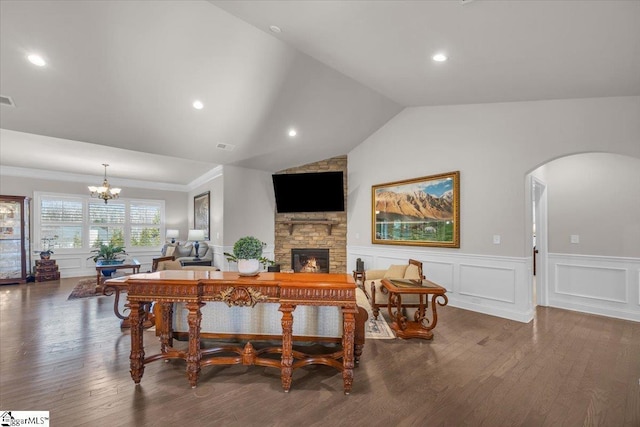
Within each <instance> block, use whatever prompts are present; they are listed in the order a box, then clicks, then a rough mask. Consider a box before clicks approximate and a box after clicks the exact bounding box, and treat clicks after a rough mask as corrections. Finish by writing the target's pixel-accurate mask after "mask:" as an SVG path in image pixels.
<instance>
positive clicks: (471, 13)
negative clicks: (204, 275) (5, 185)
mask: <svg viewBox="0 0 640 427" xmlns="http://www.w3.org/2000/svg"><path fill="white" fill-rule="evenodd" d="M274 26H275V27H278V28H272V27H274ZM278 30H279V31H278ZM34 52H35V53H39V54H40V55H41V56H42V57H43V58H44V59H45V60H46V62H47V64H46V65H45V66H44V67H37V66H34V65H33V64H31V63H30V62H28V61H27V60H26V57H27V55H28V54H30V53H34ZM437 52H442V53H445V54H446V55H447V56H448V61H446V62H435V61H433V60H432V59H431V56H432V55H433V54H435V53H437ZM0 95H2V96H3V97H9V98H10V101H12V102H13V104H14V105H12V106H9V105H5V104H3V105H2V106H1V107H0V108H1V110H0V128H1V129H0V167H2V168H3V169H5V170H8V169H12V168H18V169H19V168H33V169H43V170H53V171H57V172H65V173H73V174H81V175H97V176H99V175H100V174H101V173H102V172H103V169H102V166H101V164H102V163H105V162H106V163H109V164H110V165H111V166H110V167H109V176H110V177H114V178H116V179H117V178H128V179H136V180H145V181H152V182H153V181H159V180H160V181H162V182H166V183H168V184H177V185H188V184H190V183H192V182H194V180H197V179H198V177H200V176H202V175H204V174H206V173H207V172H208V171H210V170H211V169H213V168H215V167H216V166H219V165H226V164H229V165H238V166H244V167H250V168H255V169H262V170H266V171H277V170H281V169H285V168H289V167H293V166H297V165H301V164H304V163H309V162H314V161H318V160H321V159H326V158H329V157H333V156H336V155H342V154H346V153H348V152H349V151H350V150H351V149H353V147H355V146H356V145H358V144H360V143H361V142H362V141H363V140H365V139H366V138H367V137H368V136H369V135H371V134H372V133H374V132H375V131H376V130H377V129H379V128H380V127H381V126H383V125H384V124H385V123H386V122H387V121H388V120H390V119H391V118H393V116H394V115H396V114H397V113H398V112H400V111H401V110H402V109H403V108H404V107H408V106H421V105H449V104H470V103H489V102H512V101H532V100H541V99H560V98H585V97H602V96H629V95H640V2H639V1H615V0H604V1H574V0H571V1H489V0H475V1H470V0H464V1H461V0H443V1H262V0H258V1H213V0H212V1H116V2H113V1H77V0H72V1H59V0H57V1H7V0H2V1H0ZM194 100H200V101H201V102H202V103H203V104H204V108H202V109H200V110H197V109H194V108H193V106H192V103H193V101H194ZM5 101H7V102H9V100H7V99H5ZM292 128H295V129H296V130H297V135H296V136H295V137H291V136H289V135H288V132H289V130H290V129H292Z"/></svg>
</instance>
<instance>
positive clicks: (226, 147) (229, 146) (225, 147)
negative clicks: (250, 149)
mask: <svg viewBox="0 0 640 427" xmlns="http://www.w3.org/2000/svg"><path fill="white" fill-rule="evenodd" d="M216 148H219V149H220V150H224V151H233V150H234V149H235V148H236V146H235V145H233V144H223V143H222V142H219V143H217V144H216Z"/></svg>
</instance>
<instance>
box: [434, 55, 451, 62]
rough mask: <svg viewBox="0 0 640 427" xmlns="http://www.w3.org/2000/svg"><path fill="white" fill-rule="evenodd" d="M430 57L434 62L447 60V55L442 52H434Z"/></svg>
mask: <svg viewBox="0 0 640 427" xmlns="http://www.w3.org/2000/svg"><path fill="white" fill-rule="evenodd" d="M431 59H433V60H434V61H436V62H444V61H446V60H447V55H445V54H444V53H436V54H435V55H433V56H432V57H431Z"/></svg>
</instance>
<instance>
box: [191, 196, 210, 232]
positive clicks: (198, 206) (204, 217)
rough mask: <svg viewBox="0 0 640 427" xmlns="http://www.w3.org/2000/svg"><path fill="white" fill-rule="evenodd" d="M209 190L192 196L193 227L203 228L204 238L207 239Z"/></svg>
mask: <svg viewBox="0 0 640 427" xmlns="http://www.w3.org/2000/svg"><path fill="white" fill-rule="evenodd" d="M209 194H210V193H209V191H207V192H206V193H202V194H198V195H197V196H195V197H194V198H193V228H194V229H196V230H204V239H205V240H209V239H210V236H209V224H210V220H211V216H210V214H209V202H210V200H209Z"/></svg>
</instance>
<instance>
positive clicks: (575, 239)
mask: <svg viewBox="0 0 640 427" xmlns="http://www.w3.org/2000/svg"><path fill="white" fill-rule="evenodd" d="M571 243H574V244H575V243H580V236H579V235H578V234H572V235H571Z"/></svg>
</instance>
